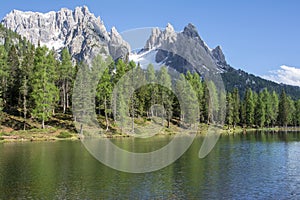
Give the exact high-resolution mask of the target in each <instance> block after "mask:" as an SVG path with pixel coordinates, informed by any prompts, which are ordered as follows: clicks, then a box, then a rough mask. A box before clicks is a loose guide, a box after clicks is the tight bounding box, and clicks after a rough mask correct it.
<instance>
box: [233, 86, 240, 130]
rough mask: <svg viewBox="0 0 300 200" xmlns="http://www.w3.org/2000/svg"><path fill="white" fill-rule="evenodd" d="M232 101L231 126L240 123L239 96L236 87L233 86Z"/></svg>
mask: <svg viewBox="0 0 300 200" xmlns="http://www.w3.org/2000/svg"><path fill="white" fill-rule="evenodd" d="M232 102H233V127H234V128H235V126H236V125H237V124H238V123H240V96H239V91H238V89H237V88H234V90H233V93H232Z"/></svg>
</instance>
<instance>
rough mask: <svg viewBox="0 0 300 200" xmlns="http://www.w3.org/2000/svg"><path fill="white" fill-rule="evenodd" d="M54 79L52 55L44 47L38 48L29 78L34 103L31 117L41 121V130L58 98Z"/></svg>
mask: <svg viewBox="0 0 300 200" xmlns="http://www.w3.org/2000/svg"><path fill="white" fill-rule="evenodd" d="M47 53H48V55H47ZM55 78H56V74H55V65H54V56H53V53H52V52H47V48H45V47H38V48H37V49H36V54H35V57H34V68H33V73H32V76H31V84H32V92H31V97H32V100H33V102H34V106H33V110H32V115H33V116H34V117H35V118H37V119H39V120H41V123H42V128H43V129H44V128H45V122H46V121H47V120H48V119H49V117H51V115H52V114H53V109H54V105H55V103H56V101H57V98H58V89H57V88H56V86H55V83H54V81H55Z"/></svg>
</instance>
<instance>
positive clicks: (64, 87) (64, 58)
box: [58, 48, 74, 113]
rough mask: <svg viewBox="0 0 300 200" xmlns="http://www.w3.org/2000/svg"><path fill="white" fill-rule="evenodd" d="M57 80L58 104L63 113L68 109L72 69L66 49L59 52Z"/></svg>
mask: <svg viewBox="0 0 300 200" xmlns="http://www.w3.org/2000/svg"><path fill="white" fill-rule="evenodd" d="M58 73H59V79H58V85H59V88H60V102H61V106H62V108H63V113H65V112H66V109H67V108H69V98H70V92H71V86H72V77H73V73H74V68H73V65H72V60H71V56H70V54H69V51H68V49H67V48H64V49H63V50H62V52H61V63H60V65H59V68H58Z"/></svg>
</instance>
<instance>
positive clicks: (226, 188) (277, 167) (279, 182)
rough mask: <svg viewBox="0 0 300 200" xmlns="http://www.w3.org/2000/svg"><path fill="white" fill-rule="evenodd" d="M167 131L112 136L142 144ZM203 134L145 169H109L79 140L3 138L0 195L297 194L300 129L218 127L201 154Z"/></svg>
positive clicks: (157, 143) (155, 142)
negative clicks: (170, 160) (227, 130)
mask: <svg viewBox="0 0 300 200" xmlns="http://www.w3.org/2000/svg"><path fill="white" fill-rule="evenodd" d="M171 139H172V138H171V137H154V138H152V139H151V140H152V141H150V140H149V141H147V142H145V141H143V140H132V139H130V138H124V139H122V140H114V142H115V143H116V144H118V145H119V146H120V147H122V146H124V147H125V148H128V149H130V150H135V151H138V152H143V151H149V150H151V149H152V148H154V149H157V148H160V147H161V145H162V144H165V143H167V142H168V141H169V140H171ZM202 141H203V139H202V138H201V137H198V138H197V139H196V140H195V141H194V143H193V145H192V146H191V147H190V148H189V149H188V151H187V152H186V153H185V154H184V155H183V156H182V157H181V158H180V159H178V160H177V161H176V162H175V163H174V164H172V165H170V166H168V167H166V168H164V169H162V170H159V171H156V172H152V173H146V174H130V173H123V172H118V171H115V170H112V169H110V168H108V167H106V166H104V165H102V164H101V163H99V162H98V161H97V160H95V159H94V158H93V157H92V156H90V154H89V153H88V152H87V151H86V150H85V148H84V147H83V145H82V144H81V143H80V142H49V143H47V142H42V143H14V144H1V145H0V199H18V198H20V199H25V198H26V199H27V198H33V199H53V198H54V199H107V198H108V199H120V198H125V199H154V198H157V199H199V198H201V199H221V198H222V199H229V198H230V199H253V198H255V199H257V198H259V199H286V198H293V199H297V198H300V192H299V188H300V168H299V163H300V156H299V155H300V143H299V141H300V133H299V132H289V133H283V132H277V133H272V132H269V133H265V132H252V133H247V134H236V135H230V136H224V135H223V136H221V138H220V140H219V141H218V143H217V145H216V146H215V148H214V149H213V151H212V152H211V153H210V154H209V155H208V156H207V157H206V158H205V159H199V158H198V152H199V148H200V146H201V144H202ZM150 144H151V145H150Z"/></svg>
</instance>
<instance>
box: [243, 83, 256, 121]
mask: <svg viewBox="0 0 300 200" xmlns="http://www.w3.org/2000/svg"><path fill="white" fill-rule="evenodd" d="M254 98H255V97H254V95H253V92H252V90H251V89H250V88H248V89H247V90H246V95H245V122H246V124H247V126H252V125H253V124H254V108H255V99H254Z"/></svg>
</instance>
